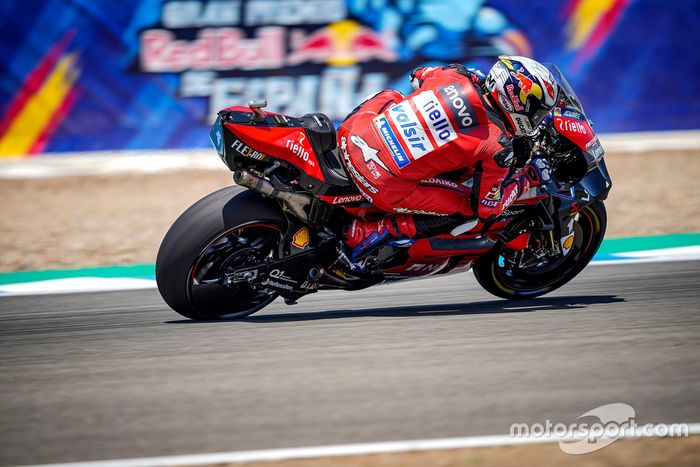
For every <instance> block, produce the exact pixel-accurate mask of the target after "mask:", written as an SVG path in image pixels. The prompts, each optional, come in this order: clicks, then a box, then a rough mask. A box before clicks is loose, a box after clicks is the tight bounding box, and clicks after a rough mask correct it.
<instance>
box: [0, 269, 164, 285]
mask: <svg viewBox="0 0 700 467" xmlns="http://www.w3.org/2000/svg"><path fill="white" fill-rule="evenodd" d="M155 275H156V272H155V265H153V264H134V265H130V266H106V267H99V268H81V269H52V270H45V271H18V272H2V273H0V284H18V283H21V282H36V281H47V280H51V279H68V278H71V277H129V278H139V279H141V278H154V277H155Z"/></svg>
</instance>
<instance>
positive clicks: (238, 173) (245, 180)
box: [233, 169, 311, 222]
mask: <svg viewBox="0 0 700 467" xmlns="http://www.w3.org/2000/svg"><path fill="white" fill-rule="evenodd" d="M233 181H234V182H236V184H237V185H241V186H244V187H246V188H250V189H251V190H255V191H257V192H259V193H262V195H263V196H266V197H268V198H277V199H279V200H282V201H284V203H285V206H286V208H287V210H288V211H290V212H291V213H292V214H294V215H295V216H297V217H298V218H299V219H301V220H303V221H306V222H308V220H309V215H308V214H307V213H306V211H305V208H306V206H308V205H309V204H311V197H310V196H308V195H302V194H299V193H290V192H288V191H282V190H278V189H277V188H275V187H274V186H273V185H272V183H270V182H268V181H267V180H265V179H264V178H262V177H258V176H257V175H253V174H252V173H250V172H248V171H247V170H245V169H236V170H235V171H234V172H233Z"/></svg>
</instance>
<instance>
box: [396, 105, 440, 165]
mask: <svg viewBox="0 0 700 467" xmlns="http://www.w3.org/2000/svg"><path fill="white" fill-rule="evenodd" d="M386 113H387V115H388V116H389V118H390V119H391V121H392V122H393V123H394V126H395V127H396V128H397V129H398V130H399V136H401V139H402V140H403V142H404V144H405V145H406V147H407V148H408V150H409V152H410V153H411V155H412V156H413V158H414V159H420V158H421V157H423V156H425V155H426V154H428V153H429V152H430V151H432V150H433V149H435V148H434V147H433V144H432V143H431V142H430V140H429V139H428V135H427V134H426V133H425V130H424V129H423V125H422V124H421V122H420V121H419V120H418V116H417V115H416V113H415V112H414V111H413V109H412V108H411V105H410V104H409V103H408V102H402V103H401V104H398V105H395V106H393V107H391V108H390V109H389V110H388V111H387V112H386Z"/></svg>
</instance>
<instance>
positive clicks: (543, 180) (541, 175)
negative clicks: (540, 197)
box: [523, 157, 552, 188]
mask: <svg viewBox="0 0 700 467" xmlns="http://www.w3.org/2000/svg"><path fill="white" fill-rule="evenodd" d="M523 173H524V175H525V178H527V181H528V182H529V185H530V188H534V187H537V186H542V185H547V184H548V183H549V182H551V181H552V168H551V167H550V166H549V162H547V161H546V160H545V159H541V158H539V157H536V158H534V159H532V160H531V161H530V163H529V164H527V165H526V166H525V168H524V169H523Z"/></svg>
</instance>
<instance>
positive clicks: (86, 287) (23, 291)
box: [0, 246, 700, 297]
mask: <svg viewBox="0 0 700 467" xmlns="http://www.w3.org/2000/svg"><path fill="white" fill-rule="evenodd" d="M611 256H613V257H615V256H617V257H619V258H620V259H611V260H594V261H592V262H591V263H590V266H614V265H623V264H644V263H662V262H674V261H695V260H700V246H687V247H677V248H664V249H659V250H646V251H634V252H628V253H616V254H614V255H611ZM436 277H439V276H436ZM156 287H157V285H156V281H155V280H154V279H134V278H128V277H111V278H107V277H73V278H66V279H50V280H43V281H36V282H22V283H16V284H0V297H8V296H14V295H50V294H67V293H88V292H109V291H117V290H119V291H121V290H141V289H155V288H156Z"/></svg>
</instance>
